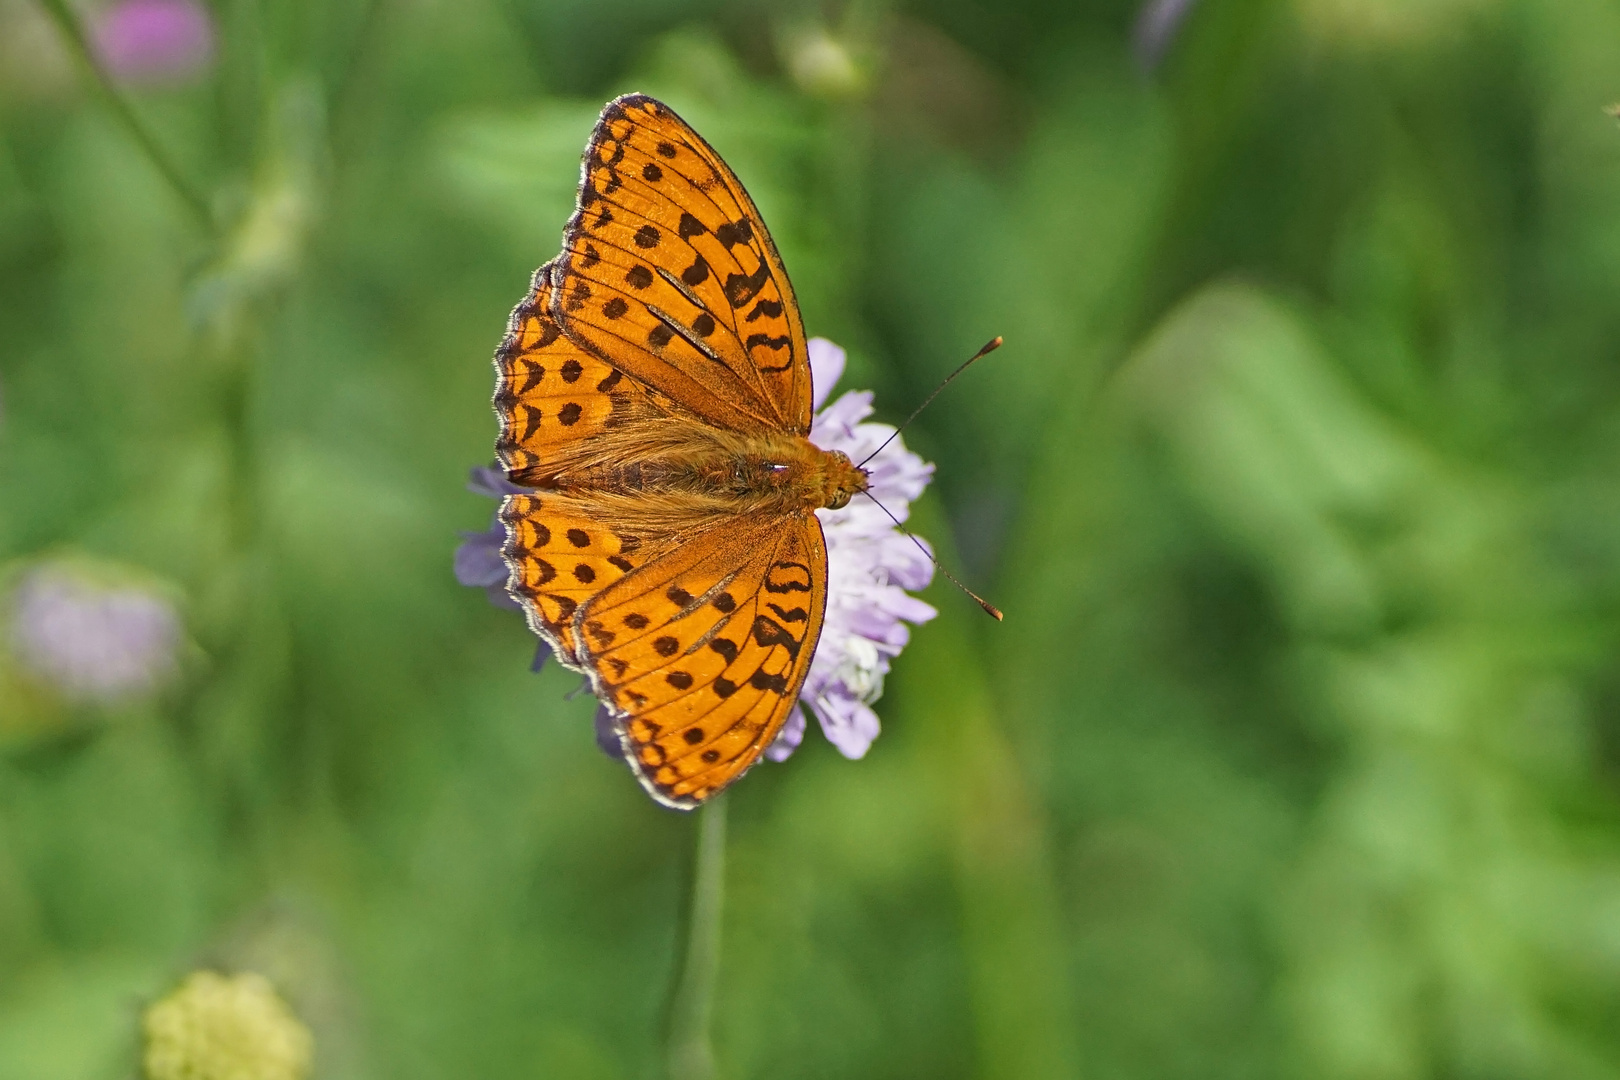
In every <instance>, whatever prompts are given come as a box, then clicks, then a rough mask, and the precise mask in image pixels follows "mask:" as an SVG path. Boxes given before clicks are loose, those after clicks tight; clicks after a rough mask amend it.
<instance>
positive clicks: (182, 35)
mask: <svg viewBox="0 0 1620 1080" xmlns="http://www.w3.org/2000/svg"><path fill="white" fill-rule="evenodd" d="M94 44H95V51H96V55H97V56H98V57H99V58H100V60H101V62H102V64H104V65H105V66H106V68H107V70H108V71H109V72H110V73H111V74H112V75H113V76H114V77H115V78H117V79H120V80H122V81H124V82H130V83H164V82H180V81H184V80H185V79H188V78H190V77H191V76H193V75H197V74H199V73H201V72H202V71H204V70H206V69H207V68H208V66H209V65H210V64H211V63H212V62H213V59H214V22H213V19H212V17H211V16H210V15H209V13H208V8H207V7H206V6H205V5H203V4H201V3H199V2H198V0H123V2H122V3H117V4H114V5H113V6H112V7H110V8H108V9H106V10H105V11H104V12H102V14H101V17H100V18H99V19H98V20H97V21H96V24H95V33H94Z"/></svg>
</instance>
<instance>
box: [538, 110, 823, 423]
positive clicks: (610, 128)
mask: <svg viewBox="0 0 1620 1080" xmlns="http://www.w3.org/2000/svg"><path fill="white" fill-rule="evenodd" d="M556 285H557V292H556V295H555V296H554V297H553V299H552V306H553V311H554V312H555V314H556V315H557V317H558V319H559V321H560V322H561V324H562V325H563V327H564V328H565V330H566V332H567V333H568V334H569V335H570V336H571V337H573V338H574V339H576V340H577V341H579V342H580V343H581V344H583V345H585V346H586V347H587V348H589V349H590V350H592V351H593V352H595V353H597V354H598V355H600V356H601V357H603V358H604V359H606V360H608V361H610V362H611V363H613V364H614V365H616V366H617V367H619V368H622V369H623V370H624V371H625V372H626V374H628V375H632V376H635V377H636V378H639V379H641V380H642V381H644V382H645V383H647V384H648V385H649V386H652V387H655V388H656V389H658V390H660V391H662V392H664V393H666V394H668V395H669V396H671V397H673V398H674V399H676V400H677V401H679V402H680V403H681V404H682V405H683V406H684V407H686V408H687V409H689V410H691V411H692V412H694V413H696V414H697V415H699V416H701V417H703V418H704V419H706V420H709V421H711V422H713V423H715V424H719V425H722V426H725V427H730V428H733V429H736V430H742V431H748V430H765V429H773V430H785V431H792V432H795V433H798V434H803V433H805V432H807V431H808V430H809V428H810V412H811V404H810V401H811V399H810V371H809V365H808V361H807V354H806V349H805V337H804V327H803V324H802V322H801V321H800V318H799V311H798V305H797V303H796V302H795V301H794V297H793V288H792V285H791V284H790V283H789V282H788V277H787V272H786V270H785V269H784V268H783V266H782V260H781V256H779V255H778V254H777V251H776V246H775V244H774V243H773V242H772V240H771V237H770V234H769V233H768V232H767V230H766V228H765V224H764V222H763V221H761V220H760V217H759V211H758V210H756V209H755V207H754V204H753V200H752V199H750V198H749V197H748V193H747V192H746V191H745V190H744V189H743V186H742V184H741V183H740V182H739V181H738V180H737V177H736V176H735V175H734V174H733V173H732V172H731V170H730V169H729V168H728V167H727V166H726V164H725V162H723V161H722V160H721V159H720V156H719V155H718V154H716V153H715V152H714V150H713V149H712V148H711V147H710V146H709V145H708V143H706V142H704V141H703V139H702V138H701V137H700V136H699V135H698V134H697V133H696V132H694V131H693V130H692V129H691V128H690V127H688V126H687V125H686V123H685V122H684V121H682V120H681V119H680V118H679V117H678V116H676V115H675V114H674V113H673V112H672V111H671V110H670V109H669V107H668V106H666V105H663V104H662V103H660V102H657V101H654V100H652V99H651V98H648V97H645V96H643V95H639V94H631V95H627V96H625V97H622V98H619V99H617V100H616V101H613V102H611V103H609V105H608V106H607V108H606V109H604V110H603V112H602V117H601V119H600V121H598V123H597V126H596V129H595V131H594V132H593V133H592V135H591V140H590V143H589V145H588V146H587V148H586V153H585V160H584V166H583V169H582V175H581V182H580V194H579V207H578V209H577V211H576V212H575V214H574V216H573V218H572V219H570V221H569V223H568V228H567V230H566V232H565V234H564V250H563V255H562V257H561V261H560V263H559V272H558V274H557V278H556Z"/></svg>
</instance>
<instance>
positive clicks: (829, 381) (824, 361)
mask: <svg viewBox="0 0 1620 1080" xmlns="http://www.w3.org/2000/svg"><path fill="white" fill-rule="evenodd" d="M809 344H810V391H811V402H810V407H811V408H813V409H819V408H821V403H822V402H823V401H826V400H827V395H828V394H830V393H832V388H833V387H834V386H836V385H837V384H838V380H839V379H840V378H841V377H843V374H844V361H845V359H846V356H845V353H844V350H843V349H840V348H839V347H838V346H837V345H834V344H833V343H832V342H830V341H828V340H827V339H826V338H824V337H813V338H811V339H810V343H809Z"/></svg>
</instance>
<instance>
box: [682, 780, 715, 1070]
mask: <svg viewBox="0 0 1620 1080" xmlns="http://www.w3.org/2000/svg"><path fill="white" fill-rule="evenodd" d="M697 825H698V836H697V859H696V863H695V865H694V867H693V872H692V910H691V923H690V925H689V926H688V928H687V934H686V955H685V957H684V958H683V959H682V962H681V976H680V980H679V981H678V982H677V983H676V984H675V992H674V997H673V998H672V999H671V1008H670V1025H669V1075H670V1080H711V1078H712V1077H713V1076H714V1046H713V1044H712V1043H711V1042H710V1040H709V1022H710V1020H711V1018H712V1016H713V1014H714V985H715V981H716V977H717V976H718V974H719V971H720V918H721V912H722V909H723V908H724V906H725V889H726V797H725V795H724V794H721V795H716V796H715V797H714V798H713V799H712V800H710V801H709V802H707V803H705V804H704V805H703V808H702V809H700V810H699V811H698V823H697Z"/></svg>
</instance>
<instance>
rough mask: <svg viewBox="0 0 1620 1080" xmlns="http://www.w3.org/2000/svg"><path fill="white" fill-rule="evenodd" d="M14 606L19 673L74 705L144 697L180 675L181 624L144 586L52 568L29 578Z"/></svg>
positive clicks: (12, 642) (58, 565)
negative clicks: (114, 581) (98, 578)
mask: <svg viewBox="0 0 1620 1080" xmlns="http://www.w3.org/2000/svg"><path fill="white" fill-rule="evenodd" d="M7 606H8V608H9V611H8V616H9V618H8V622H9V625H8V627H7V636H8V638H9V642H8V644H9V646H10V651H11V654H12V657H13V658H14V660H15V661H16V664H17V666H18V668H19V669H20V670H21V672H22V673H23V674H24V675H25V676H27V677H29V678H30V679H31V680H33V681H35V682H37V683H41V684H43V685H45V686H47V687H49V688H50V689H51V690H52V691H53V692H54V693H55V694H57V695H58V696H59V697H61V698H62V699H63V700H66V701H68V702H72V703H75V704H98V705H112V704H116V703H118V702H120V701H124V700H127V699H130V698H137V697H141V696H144V695H146V694H149V693H151V692H152V691H154V690H156V689H158V688H159V687H161V686H162V685H163V684H164V683H165V682H167V681H169V680H170V679H171V678H173V676H174V675H175V674H177V672H178V670H179V651H180V648H181V645H182V644H183V641H184V632H183V630H182V627H181V622H180V616H179V614H178V613H177V612H176V611H175V609H174V607H173V606H172V605H171V604H170V603H169V602H168V600H166V599H165V598H164V597H162V596H161V595H159V594H158V593H157V592H156V591H154V590H152V589H150V588H146V587H144V586H142V585H137V584H108V583H106V582H104V581H100V580H97V579H96V578H95V577H94V576H93V575H92V574H91V573H89V572H88V571H87V570H85V569H83V568H80V567H77V566H75V565H74V564H72V563H69V562H66V561H61V562H51V563H45V564H42V565H40V566H36V567H34V568H33V569H31V570H29V571H27V572H25V573H24V574H23V576H22V577H21V579H20V580H19V581H18V583H17V585H16V586H15V588H13V590H12V592H11V595H10V598H9V603H8V605H7Z"/></svg>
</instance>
